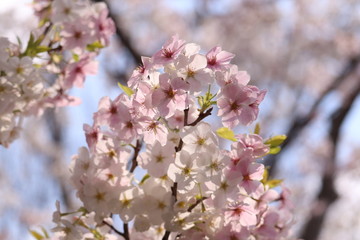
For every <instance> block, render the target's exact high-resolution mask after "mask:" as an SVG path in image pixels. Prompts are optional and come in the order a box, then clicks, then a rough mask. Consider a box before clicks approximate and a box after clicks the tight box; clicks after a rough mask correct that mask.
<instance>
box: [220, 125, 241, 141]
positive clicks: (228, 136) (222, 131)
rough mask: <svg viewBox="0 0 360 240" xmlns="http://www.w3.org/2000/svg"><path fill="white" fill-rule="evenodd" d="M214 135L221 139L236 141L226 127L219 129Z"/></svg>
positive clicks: (232, 133)
mask: <svg viewBox="0 0 360 240" xmlns="http://www.w3.org/2000/svg"><path fill="white" fill-rule="evenodd" d="M216 134H217V135H218V136H219V137H222V138H225V139H228V140H231V141H234V142H236V141H237V139H236V138H235V134H234V132H233V131H232V130H231V129H229V128H227V127H222V128H219V129H218V130H216Z"/></svg>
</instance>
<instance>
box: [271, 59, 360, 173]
mask: <svg viewBox="0 0 360 240" xmlns="http://www.w3.org/2000/svg"><path fill="white" fill-rule="evenodd" d="M359 63H360V55H357V56H354V57H351V58H350V59H349V60H348V61H347V63H346V64H345V66H344V68H343V69H342V71H341V72H340V73H339V75H338V76H337V77H336V78H335V79H334V80H333V81H332V83H331V84H330V85H329V86H328V87H327V89H325V91H324V92H323V93H322V94H321V95H320V96H319V98H318V99H317V100H316V101H315V102H314V104H313V106H312V107H311V109H310V111H309V113H308V114H307V115H305V116H299V117H297V118H295V119H294V120H293V122H292V124H291V125H290V127H289V130H288V132H287V133H286V136H287V139H286V141H285V142H284V143H283V145H282V149H283V150H284V149H285V148H286V147H287V146H289V145H290V143H291V142H293V141H294V140H295V139H296V138H297V137H298V136H299V134H300V132H301V131H302V130H303V129H304V128H305V127H306V126H307V125H308V124H309V123H310V122H311V120H313V119H314V117H315V115H316V111H317V109H318V107H319V105H320V103H321V102H322V101H323V100H324V98H325V97H326V96H327V95H328V94H329V93H330V92H331V91H333V90H335V89H336V88H338V86H339V85H340V84H341V83H342V82H343V81H344V79H346V78H347V77H348V76H350V75H351V74H352V73H353V72H354V71H355V70H356V68H357V66H358V65H359ZM282 152H283V151H281V152H280V153H279V154H277V155H270V156H268V157H267V158H266V161H265V165H266V166H270V169H269V174H270V176H273V175H274V173H275V170H276V164H277V162H278V159H279V158H280V155H281V153H282Z"/></svg>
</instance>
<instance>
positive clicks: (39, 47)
mask: <svg viewBox="0 0 360 240" xmlns="http://www.w3.org/2000/svg"><path fill="white" fill-rule="evenodd" d="M49 50H51V48H50V47H47V46H37V47H36V53H42V52H47V51H49Z"/></svg>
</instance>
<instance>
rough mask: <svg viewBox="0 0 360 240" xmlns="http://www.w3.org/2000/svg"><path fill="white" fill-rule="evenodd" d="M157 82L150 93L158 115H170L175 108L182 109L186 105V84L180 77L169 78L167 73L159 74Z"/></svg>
mask: <svg viewBox="0 0 360 240" xmlns="http://www.w3.org/2000/svg"><path fill="white" fill-rule="evenodd" d="M159 84H160V86H159V88H157V89H155V90H154V92H153V94H152V104H153V105H154V106H157V108H158V109H159V112H160V115H161V116H163V117H170V116H172V115H174V113H175V111H176V110H180V111H183V110H184V109H185V108H186V106H187V93H186V90H187V89H188V87H189V86H188V84H187V83H186V82H184V81H183V80H182V79H181V78H173V79H170V78H169V76H168V75H167V74H162V75H160V82H159Z"/></svg>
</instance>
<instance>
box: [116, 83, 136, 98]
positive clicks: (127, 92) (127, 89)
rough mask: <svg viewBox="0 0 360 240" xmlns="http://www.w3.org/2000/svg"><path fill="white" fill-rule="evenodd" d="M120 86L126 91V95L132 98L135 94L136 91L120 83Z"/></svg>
mask: <svg viewBox="0 0 360 240" xmlns="http://www.w3.org/2000/svg"><path fill="white" fill-rule="evenodd" d="M118 85H119V87H120V88H121V89H122V90H123V91H124V93H126V95H128V96H131V95H133V94H134V91H133V90H132V89H131V88H129V87H127V86H125V85H122V84H121V83H118Z"/></svg>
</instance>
